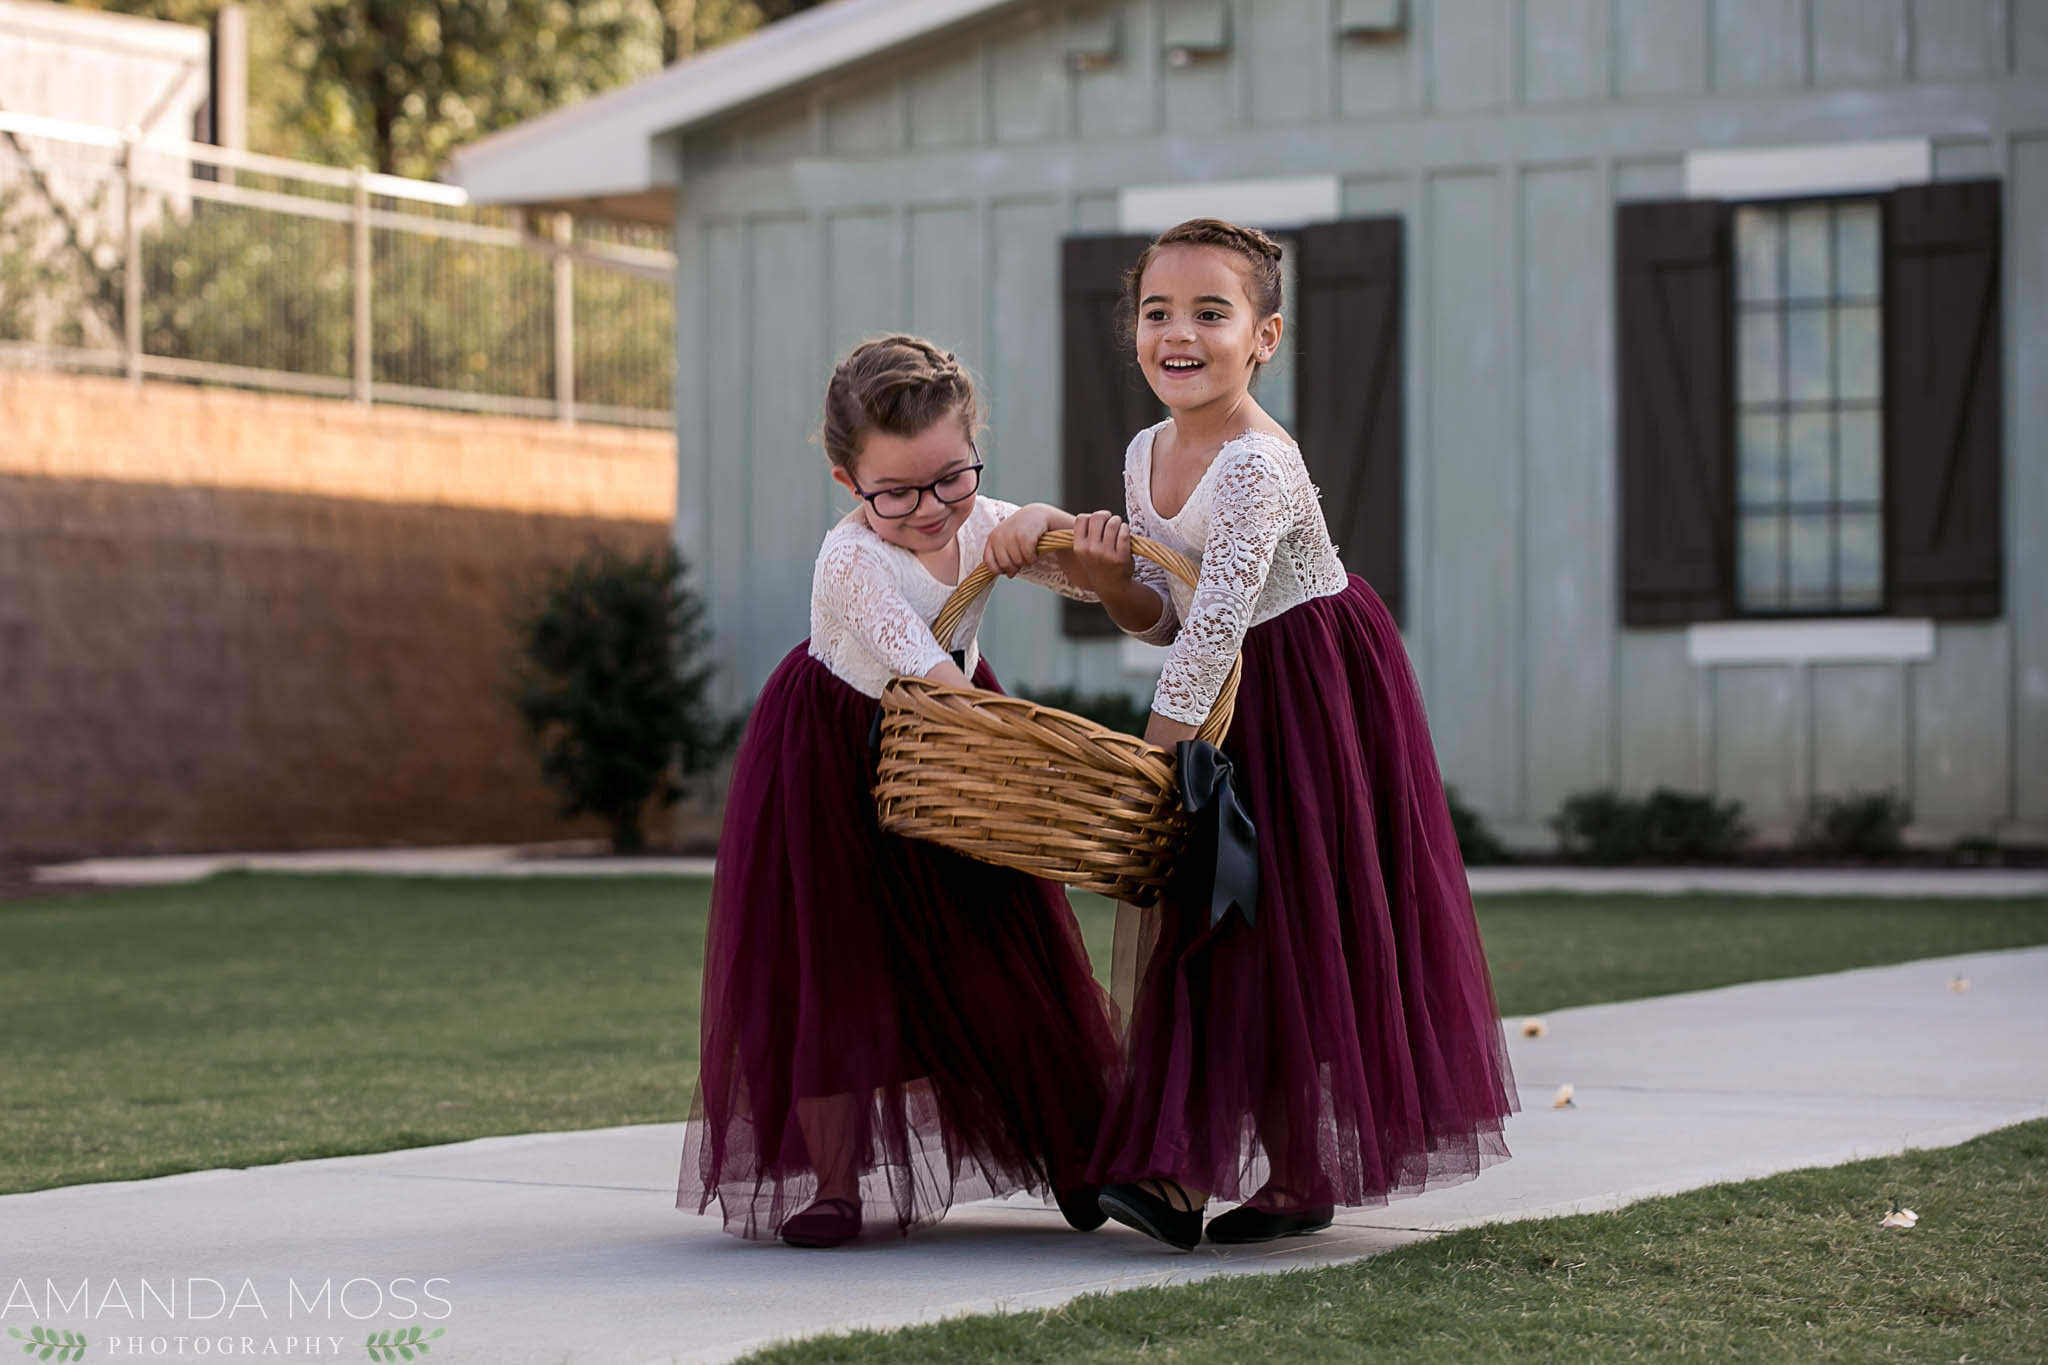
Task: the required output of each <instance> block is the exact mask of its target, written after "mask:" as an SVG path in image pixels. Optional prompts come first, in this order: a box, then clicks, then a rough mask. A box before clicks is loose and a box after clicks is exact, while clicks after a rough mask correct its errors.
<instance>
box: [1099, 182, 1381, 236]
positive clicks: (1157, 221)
mask: <svg viewBox="0 0 2048 1365" xmlns="http://www.w3.org/2000/svg"><path fill="white" fill-rule="evenodd" d="M1342 201H1343V193H1342V188H1341V187H1340V186H1339V185H1338V183H1337V177H1336V176H1334V175H1303V176H1296V177H1294V178H1292V179H1287V180H1220V181H1210V182H1203V183H1197V184H1188V185H1134V186H1131V187H1130V188H1128V189H1124V190H1120V191H1118V193H1117V199H1116V212H1117V228H1118V230H1119V231H1122V232H1164V231H1166V229H1168V228H1170V227H1172V226H1173V225H1174V224H1176V223H1184V222H1186V221H1187V220H1188V219H1190V218H1222V219H1226V220H1227V221H1229V222H1233V223H1253V224H1256V225H1257V226H1259V227H1262V228H1288V227H1300V226H1301V225H1302V224H1303V223H1328V222H1332V221H1334V220H1335V219H1336V218H1337V216H1338V215H1339V213H1340V212H1341V211H1342Z"/></svg>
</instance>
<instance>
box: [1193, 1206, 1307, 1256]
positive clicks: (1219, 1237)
mask: <svg viewBox="0 0 2048 1365" xmlns="http://www.w3.org/2000/svg"><path fill="white" fill-rule="evenodd" d="M1336 1216H1337V1210H1336V1208H1335V1206H1333V1205H1330V1204H1320V1205H1314V1206H1309V1207H1304V1208H1298V1209H1290V1210H1288V1211H1287V1212H1285V1213H1270V1212H1268V1211H1267V1210H1265V1209H1262V1208H1260V1207H1259V1206H1258V1205H1256V1204H1239V1205H1238V1206H1237V1207H1236V1208H1234V1209H1232V1210H1231V1211H1230V1212H1229V1213H1219V1214H1217V1215H1216V1216H1215V1217H1214V1218H1211V1219H1210V1220H1209V1228H1208V1232H1209V1240H1210V1241H1212V1242H1217V1243H1220V1244H1222V1245H1224V1246H1242V1245H1244V1244H1245V1243H1248V1242H1270V1241H1273V1240H1275V1239H1276V1238H1280V1237H1301V1236H1304V1235H1306V1234H1308V1233H1311V1232H1321V1231H1322V1230H1323V1229H1324V1228H1326V1227H1328V1226H1330V1221H1331V1220H1332V1219H1333V1218H1335V1217H1336Z"/></svg>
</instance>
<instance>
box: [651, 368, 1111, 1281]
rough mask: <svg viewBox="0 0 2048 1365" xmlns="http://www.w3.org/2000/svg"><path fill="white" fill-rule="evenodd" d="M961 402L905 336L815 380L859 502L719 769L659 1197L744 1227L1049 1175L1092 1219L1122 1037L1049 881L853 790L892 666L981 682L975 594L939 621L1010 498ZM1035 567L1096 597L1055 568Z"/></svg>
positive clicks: (925, 1213)
mask: <svg viewBox="0 0 2048 1365" xmlns="http://www.w3.org/2000/svg"><path fill="white" fill-rule="evenodd" d="M979 420H980V412H979V404H978V400H977V398H976V395H975V390H974V384H973V381H972V380H971V379H970V378H969V377H968V374H967V371H966V370H965V369H963V368H962V367H961V366H960V364H959V363H958V362H957V361H955V360H954V358H953V357H952V355H950V354H948V353H946V352H944V351H941V350H939V349H938V348H937V347H935V346H933V345H932V344H931V343H929V342H926V341H922V340H919V339H917V338H915V337H904V336H893V337H889V338H886V339H884V340H880V341H871V342H868V343H866V344H864V345H862V346H859V347H857V348H855V350H854V351H853V352H852V353H851V354H850V355H848V356H847V357H846V359H845V360H844V361H842V362H841V363H840V365H839V367H838V369H837V371H836V372H835V373H834V374H833V376H832V380H831V383H830V385H829V387H828V388H827V390H826V394H825V420H824V427H823V432H822V438H823V444H824V447H825V453H826V455H827V457H828V458H829V459H830V461H831V464H832V477H833V479H834V480H836V481H837V482H838V483H839V484H840V485H841V486H842V487H844V488H845V489H846V490H847V491H848V492H850V493H852V494H853V495H854V496H855V497H856V498H857V499H859V502H858V504H857V505H856V506H855V508H854V510H853V511H852V512H850V513H848V515H847V516H846V518H845V519H844V520H842V521H841V522H840V523H839V524H838V525H837V526H835V527H833V528H832V530H831V531H830V532H829V533H828V534H827V535H826V537H825V543H824V546H823V548H822V549H821V550H820V551H819V553H818V558H817V566H816V569H815V571H814V575H813V578H812V584H811V636H810V639H809V640H807V641H805V642H804V643H803V644H800V645H798V646H797V647H796V648H795V649H793V650H791V651H790V653H789V655H788V657H787V658H785V659H784V660H783V661H782V664H781V665H780V667H778V668H777V669H776V670H775V672H774V674H773V675H772V676H771V677H770V678H769V679H768V681H767V683H766V685H765V686H764V687H763V688H762V690H761V695H760V698H759V700H757V701H756V702H755V704H754V710H753V714H752V716H751V717H750V719H749V720H748V723H747V731H746V735H745V737H744V739H742V741H741V743H740V749H739V754H738V757H737V759H736V761H735V764H734V768H733V776H732V786H731V791H730V794H729V796H728V798H727V803H726V810H725V823H724V829H723V833H722V834H721V836H720V838H719V844H718V871H717V875H716V877H715V879H714V881H713V884H712V893H711V901H712V904H711V923H710V929H709V934H708V938H707V942H706V948H705V962H704V1005H703V1016H702V1019H703V1022H702V1028H703V1049H702V1060H701V1072H700V1076H699V1081H698V1087H697V1098H696V1102H695V1105H694V1107H693V1113H692V1119H693V1122H692V1123H691V1125H690V1127H689V1131H688V1137H687V1138H686V1144H685V1148H684V1152H683V1169H682V1179H681V1183H680V1187H679V1190H678V1196H677V1205H678V1207H688V1206H690V1205H691V1204H692V1203H694V1204H695V1207H696V1209H697V1211H699V1212H703V1211H704V1210H705V1209H707V1208H708V1207H709V1206H710V1205H711V1203H712V1202H713V1201H714V1200H715V1201H717V1203H718V1205H719V1210H720V1213H721V1214H722V1216H723V1218H724V1222H725V1226H726V1229H727V1230H728V1231H731V1232H734V1233H737V1234H739V1235H741V1236H745V1237H769V1236H776V1235H779V1236H780V1237H781V1238H782V1240H783V1241H785V1242H788V1243H790V1244H792V1245H796V1246H805V1247H825V1246H834V1245H837V1244H839V1243H841V1242H845V1241H848V1240H851V1239H852V1238H853V1237H855V1236H857V1235H858V1234H859V1233H860V1232H861V1231H862V1229H863V1228H864V1227H880V1228H888V1229H890V1230H894V1231H897V1232H907V1231H908V1230H909V1229H910V1228H911V1227H912V1226H914V1225H917V1224H921V1223H928V1222H932V1221H935V1220H937V1219H938V1218H940V1217H942V1216H943V1215H944V1214H945V1212H946V1210H947V1208H948V1207H949V1206H950V1205H951V1204H953V1203H954V1202H956V1201H960V1200H969V1199H981V1198H986V1197H988V1196H991V1195H1000V1194H1004V1193H1008V1192H1010V1191H1013V1190H1019V1189H1030V1190H1038V1191H1041V1192H1043V1191H1047V1190H1050V1191H1051V1192H1052V1193H1053V1194H1054V1196H1055V1197H1056V1199H1057V1200H1058V1203H1059V1205H1060V1209H1061V1212H1062V1213H1064V1214H1065V1215H1066V1217H1067V1221H1068V1222H1069V1223H1071V1224H1072V1225H1073V1226H1075V1227H1076V1228H1079V1229H1081V1230H1083V1231H1086V1230H1088V1229H1090V1228H1094V1227H1097V1226H1100V1225H1101V1223H1102V1221H1103V1214H1102V1212H1101V1210H1100V1207H1099V1206H1098V1204H1097V1202H1096V1198H1095V1191H1094V1189H1093V1188H1092V1187H1087V1186H1085V1185H1084V1170H1085V1166H1086V1163H1087V1160H1088V1156H1089V1152H1090V1149H1091V1147H1092V1145H1093V1143H1094V1141H1095V1137H1096V1132H1097V1128H1098V1126H1099V1123H1100V1120H1101V1116H1102V1109H1103V1105H1104V1102H1105V1098H1106V1094H1107V1088H1108V1084H1109V1079H1110V1075H1111V1071H1112V1068H1113V1066H1114V1055H1115V1041H1114V1036H1113V1033H1112V1030H1111V1026H1110V1022H1109V1014H1108V999H1107V997H1106V996H1105V995H1104V993H1103V991H1102V989H1101V988H1100V987H1099V986H1098V985H1097V984H1096V982H1095V979H1094V977H1093V976H1092V975H1091V974H1090V971H1089V966H1088V959H1087V955H1086V953H1085V951H1084V950H1083V948H1082V945H1081V936H1080V932H1079V929H1078V927H1077V926H1076V924H1075V922H1074V917H1073V912H1072V910H1071V909H1070V908H1069V907H1068V904H1067V900H1066V896H1065V894H1064V893H1063V892H1062V891H1061V890H1060V889H1059V888H1057V887H1055V886H1054V885H1052V884H1051V883H1049V882H1044V881H1040V880H1037V879H1035V878H1032V877H1028V876H1025V875H1024V874H1023V873H1020V872H1011V871H1007V870H1004V869H1000V868H996V867H991V866H989V865H987V864H985V863H979V862H974V861H972V860H970V859H967V858H964V857H961V856H959V855H958V854H954V853H950V852H947V851H945V850H943V849H940V848H938V847H936V846H935V845H931V844H925V843H919V842H914V841H911V840H907V839H903V838H899V837H897V836H895V835H891V834H885V833H884V832H883V831H882V830H881V828H880V827H879V826H878V825H877V823H876V818H875V808H874V798H873V796H872V795H871V790H872V788H873V786H874V781H875V761H876V760H875V755H874V752H873V750H872V749H871V747H870V731H871V728H872V726H873V723H874V721H875V718H876V714H877V710H878V701H877V699H878V698H879V697H880V695H881V692H882V688H883V687H884V686H885V685H886V684H887V683H888V681H889V680H890V679H891V678H892V677H895V676H897V675H899V674H904V675H921V676H924V677H929V678H936V679H938V680H940V681H943V682H950V683H954V684H957V685H960V686H966V685H968V680H969V678H970V676H971V677H972V678H973V680H974V685H975V686H979V687H983V688H991V689H993V688H995V687H996V681H995V679H994V677H993V676H992V675H991V674H990V672H989V669H988V666H987V665H986V664H984V663H980V662H978V660H977V646H976V641H975V634H976V631H977V630H978V628H979V625H980V610H979V609H978V608H977V609H976V610H975V611H973V612H970V613H969V615H968V618H967V619H966V620H965V621H964V622H962V624H961V626H960V629H959V633H958V637H957V638H956V639H952V640H938V639H935V638H934V637H933V635H932V622H933V620H934V619H935V618H936V617H937V616H938V613H939V609H940V608H941V607H942V606H943V605H944V604H945V602H946V599H947V598H948V597H949V596H950V595H951V594H952V591H953V588H954V586H955V585H956V584H957V583H958V582H959V580H960V577H961V575H962V573H963V572H964V571H966V570H969V569H972V568H973V567H974V566H975V565H976V564H977V563H979V562H980V560H981V556H982V547H983V545H984V543H985V542H986V540H987V538H988V535H989V533H990V532H991V531H992V530H994V529H995V528H996V526H997V525H999V524H1000V523H1002V522H1003V521H1004V520H1005V519H1006V518H1008V517H1011V516H1012V515H1013V514H1015V513H1016V512H1018V510H1019V509H1017V508H1016V507H1014V506H1013V505H1011V504H1009V503H1005V502H999V501H997V500H996V499H993V498H984V497H979V496H977V490H978V488H979V485H980V476H981V468H982V466H981V461H980V458H979V456H978V455H977V452H976V449H975V444H974V433H975V429H976V427H977V426H978V425H979ZM1048 511H1049V509H1043V508H1038V509H1032V515H1031V516H1029V517H1026V518H1024V520H1026V521H1033V520H1038V521H1042V520H1044V518H1045V515H1046V513H1047V512H1048ZM1033 539H1034V542H1035V540H1036V537H1034V538H1033ZM1035 567H1036V572H1035V576H1036V577H1037V578H1038V580H1039V581H1040V582H1043V583H1044V584H1045V585H1046V586H1048V587H1051V588H1054V589H1055V590H1057V591H1060V592H1063V593H1065V594H1067V595H1069V596H1077V597H1078V596H1087V594H1085V593H1082V592H1081V591H1080V590H1079V589H1077V588H1075V587H1074V586H1073V585H1072V584H1071V583H1070V582H1069V581H1068V580H1067V578H1066V576H1065V575H1064V574H1063V573H1062V572H1061V566H1060V563H1059V562H1058V560H1057V558H1055V557H1047V558H1046V559H1044V560H1042V561H1040V563H1039V564H1038V565H1037V566H1035Z"/></svg>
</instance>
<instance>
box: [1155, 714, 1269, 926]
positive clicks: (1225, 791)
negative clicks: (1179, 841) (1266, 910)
mask: <svg viewBox="0 0 2048 1365" xmlns="http://www.w3.org/2000/svg"><path fill="white" fill-rule="evenodd" d="M1174 756H1175V759H1176V775H1177V777H1178V778H1179V781H1180V800H1181V805H1183V806H1185V807H1186V808H1187V812H1188V815H1189V816H1190V817H1192V823H1193V826H1194V827H1193V829H1192V830H1191V831H1190V833H1191V836H1192V837H1191V838H1190V840H1189V844H1188V852H1189V854H1190V856H1191V857H1192V858H1193V859H1194V860H1195V865H1194V866H1193V867H1192V868H1190V869H1189V875H1190V876H1191V877H1192V878H1194V879H1195V880H1192V881H1190V882H1189V883H1187V885H1188V886H1190V887H1192V888H1195V889H1196V891H1197V893H1198V894H1197V898H1198V899H1199V898H1200V892H1201V888H1202V883H1203V882H1204V881H1206V883H1207V888H1206V894H1207V898H1208V901H1209V924H1210V926H1211V927H1212V928H1213V927H1214V926H1216V925H1218V924H1221V923H1222V922H1223V917H1224V916H1225V915H1227V914H1229V913H1230V907H1231V906H1233V905H1235V906H1236V907H1237V909H1238V913H1240V914H1242V915H1243V916H1244V922H1245V923H1246V924H1251V923H1254V922H1255V921H1256V919H1257V916H1258V908H1259V845H1258V833H1257V831H1256V830H1254V829H1253V828H1252V818H1251V816H1250V815H1249V814H1247V813H1246V812H1245V808H1244V807H1243V805H1241V804H1240V803H1239V802H1238V799H1237V789H1236V788H1235V787H1234V786H1232V785H1231V781H1230V774H1231V765H1230V760H1229V759H1228V758H1226V757H1224V754H1223V751H1222V750H1221V749H1219V748H1217V747H1216V746H1215V745H1213V744H1211V743H1209V742H1208V741H1207V740H1201V739H1184V740H1182V741H1181V742H1180V743H1179V745H1178V746H1176V748H1175V750H1174Z"/></svg>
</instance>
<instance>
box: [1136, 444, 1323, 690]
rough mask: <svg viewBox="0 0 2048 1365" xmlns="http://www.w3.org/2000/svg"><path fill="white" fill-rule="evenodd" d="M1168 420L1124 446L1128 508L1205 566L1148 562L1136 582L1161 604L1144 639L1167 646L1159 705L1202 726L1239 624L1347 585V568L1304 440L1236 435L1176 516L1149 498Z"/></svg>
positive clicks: (1242, 627)
mask: <svg viewBox="0 0 2048 1365" xmlns="http://www.w3.org/2000/svg"><path fill="white" fill-rule="evenodd" d="M1165 425H1166V423H1164V422H1161V423H1160V424H1159V425H1158V426H1154V427H1147V428H1146V429H1145V430H1143V431H1141V432H1139V433H1138V434H1137V435H1136V436H1134V437H1132V438H1131V444H1130V446H1129V447H1128V448H1127V449H1126V450H1125V451H1124V507H1125V510H1126V520H1127V521H1129V522H1130V525H1131V529H1132V530H1133V531H1134V532H1136V533H1137V534H1139V535H1141V536H1149V537H1150V538H1151V539H1153V540H1157V541H1161V542H1163V543H1164V544H1167V545H1170V546H1172V547H1173V548H1174V549H1176V550H1179V551H1180V552H1181V553H1182V554H1184V555H1186V556H1187V557H1188V558H1190V559H1193V560H1196V561H1198V562H1199V563H1200V564H1201V582H1200V583H1199V584H1198V585H1197V586H1195V587H1193V588H1190V587H1189V586H1188V585H1187V584H1185V583H1183V582H1181V581H1180V580H1179V579H1178V578H1175V577H1174V576H1173V575H1172V574H1170V573H1168V572H1167V571H1166V570H1164V569H1162V568H1160V567H1159V566H1158V565H1157V564H1154V563H1152V562H1151V561H1150V560H1146V559H1140V560H1139V561H1138V569H1137V576H1138V581H1139V582H1141V583H1143V584H1145V585H1146V586H1147V587H1149V588H1151V589H1152V590H1153V591H1154V592H1156V593H1158V594H1159V596H1160V598H1161V599H1162V600H1163V601H1164V603H1165V609H1164V610H1163V611H1161V612H1160V614H1159V622H1158V624H1156V625H1155V626H1153V627H1152V629H1150V630H1148V631H1146V632H1145V633H1144V634H1143V635H1142V636H1141V637H1140V638H1142V639H1144V640H1147V641H1149V642H1151V643H1153V644H1159V645H1163V644H1167V643H1169V642H1171V645H1172V648H1171V649H1169V650H1168V651H1167V655H1166V664H1165V667H1163V668H1162V669H1161V670H1160V673H1159V686H1158V687H1157V688H1156V689H1155V690H1154V692H1153V694H1152V709H1153V710H1154V711H1157V712H1158V713H1159V714H1160V715H1162V716H1165V717H1167V718H1168V719H1169V720H1177V721H1182V722H1184V723H1186V724H1188V725H1199V724H1201V723H1202V721H1203V720H1204V719H1205V718H1206V717H1207V716H1208V714H1209V708H1210V707H1212V706H1214V705H1215V704H1216V696H1217V694H1218V693H1220V692H1221V691H1222V690H1223V680H1224V678H1225V677H1226V676H1228V674H1229V672H1230V661H1231V660H1232V659H1234V658H1236V657H1237V651H1238V648H1239V647H1240V646H1241V645H1242V644H1243V643H1244V633H1245V632H1246V631H1247V630H1249V629H1251V628H1252V627H1253V626H1255V625H1258V624H1259V623H1261V622H1263V621H1270V620H1272V619H1273V618H1274V617H1276V616H1278V615H1279V614H1280V613H1282V612H1284V611H1286V610H1287V609H1288V608H1290V607H1296V606H1299V605H1301V604H1302V603H1303V602H1307V601H1309V600H1311V599H1312V598H1317V597H1328V596H1329V595H1330V594H1332V593H1337V592H1342V591H1343V590H1344V584H1345V581H1346V579H1345V573H1344V565H1343V562H1342V561H1341V560H1339V559H1338V558H1337V550H1336V547H1335V546H1333V545H1332V544H1331V543H1330V531H1329V528H1328V527H1327V526H1326V525H1325V524H1324V522H1323V508H1322V503H1321V501H1320V500H1319V496H1318V494H1317V492H1316V487H1315V485H1314V484H1312V483H1310V482H1309V477H1308V469H1307V467H1306V466H1305V465H1303V464H1302V462H1301V448H1300V447H1299V446H1297V445H1295V444H1294V443H1293V442H1292V441H1287V440H1282V439H1281V438H1279V437H1277V436H1268V435H1266V434H1265V433H1264V432H1256V431H1251V432H1246V433H1245V434H1244V435H1242V436H1235V437H1232V438H1231V439H1230V440H1229V441H1227V442H1225V443H1224V446H1223V449H1221V450H1219V451H1217V452H1216V458H1215V459H1214V460H1212V461H1210V463H1209V468H1208V469H1207V470H1205V471H1203V474H1202V477H1201V480H1200V482H1198V483H1196V485H1195V488H1194V491H1193V492H1192V493H1190V494H1188V500H1187V503H1186V505H1185V506H1183V507H1182V508H1181V509H1180V511H1179V512H1177V513H1175V514H1174V515H1173V516H1172V517H1164V516H1161V515H1160V514H1159V512H1158V511H1157V510H1156V509H1155V508H1154V507H1153V506H1152V442H1153V439H1154V437H1156V436H1157V435H1158V433H1159V431H1160V429H1161V428H1162V427H1164V426H1165Z"/></svg>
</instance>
